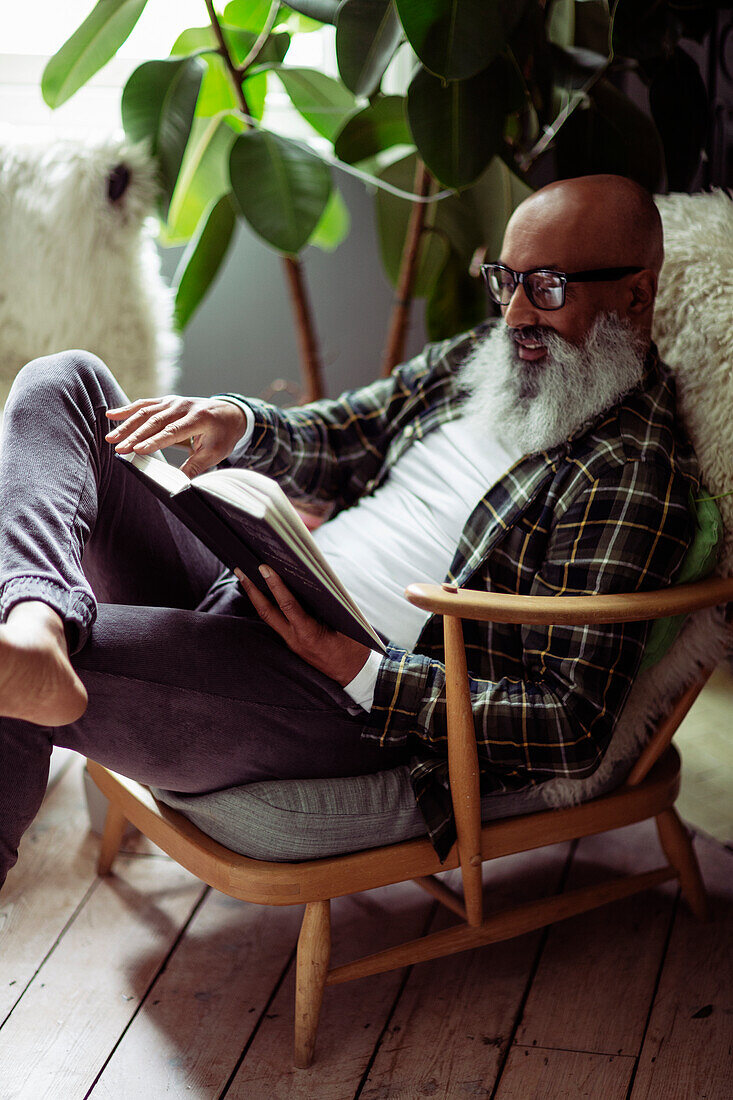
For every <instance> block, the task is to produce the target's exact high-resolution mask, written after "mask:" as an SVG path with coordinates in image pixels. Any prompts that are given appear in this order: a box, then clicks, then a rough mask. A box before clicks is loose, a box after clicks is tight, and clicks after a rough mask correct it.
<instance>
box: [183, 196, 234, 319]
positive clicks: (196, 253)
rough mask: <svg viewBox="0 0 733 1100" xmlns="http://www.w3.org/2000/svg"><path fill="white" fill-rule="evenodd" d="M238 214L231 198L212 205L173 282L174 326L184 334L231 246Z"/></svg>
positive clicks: (226, 197)
mask: <svg viewBox="0 0 733 1100" xmlns="http://www.w3.org/2000/svg"><path fill="white" fill-rule="evenodd" d="M236 220H237V218H236V213H235V211H234V205H233V203H232V197H231V195H228V194H227V195H222V196H221V198H220V199H217V201H216V202H214V203H212V204H211V206H210V207H209V209H208V211H207V212H206V215H205V216H204V217H203V218H202V219H201V226H200V229H199V232H198V233H197V234H196V236H195V237H194V238H193V240H192V241H191V243H190V245H189V246H188V248H187V249H186V251H185V252H184V253H183V256H182V257H181V261H180V263H179V265H178V268H177V270H176V274H175V276H174V279H173V285H174V287H175V289H176V303H175V313H174V316H175V323H176V328H177V329H178V330H179V331H181V330H182V329H184V328H185V327H186V325H187V324H188V322H189V321H190V320H191V317H192V316H193V314H194V312H195V311H196V309H198V307H199V305H200V304H201V302H202V301H203V299H204V297H205V295H206V292H207V291H208V289H209V287H210V286H211V284H212V282H213V281H214V278H215V276H216V273H217V271H218V270H219V268H220V267H221V264H222V261H223V259H224V257H225V255H226V253H227V250H228V248H229V245H230V243H231V239H232V234H233V232H234V226H235V224H236Z"/></svg>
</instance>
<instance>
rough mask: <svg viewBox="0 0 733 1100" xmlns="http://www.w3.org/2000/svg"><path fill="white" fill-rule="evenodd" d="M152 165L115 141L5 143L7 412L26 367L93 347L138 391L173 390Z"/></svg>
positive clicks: (1, 245)
mask: <svg viewBox="0 0 733 1100" xmlns="http://www.w3.org/2000/svg"><path fill="white" fill-rule="evenodd" d="M155 190H156V186H155V182H154V169H153V165H152V162H151V160H150V158H149V157H148V156H147V155H146V154H145V153H144V152H143V151H142V150H141V149H140V148H138V147H130V146H129V145H127V144H125V143H124V141H122V140H114V139H110V140H108V141H106V142H104V143H100V144H96V145H87V146H84V145H80V144H78V143H72V142H63V143H62V142H55V143H51V144H39V143H35V144H22V143H18V142H16V141H15V140H13V139H12V138H7V137H6V135H5V133H3V135H2V139H0V408H1V407H2V405H4V403H5V401H6V399H7V395H8V392H9V390H10V386H11V384H12V382H13V379H14V378H15V375H16V374H17V372H18V370H19V369H20V368H21V367H22V366H23V364H24V363H27V362H28V361H29V360H31V359H35V358H37V357H38V356H41V355H46V354H49V353H50V352H54V351H61V350H63V349H66V348H85V349H87V350H88V351H92V352H95V353H96V354H97V355H98V356H99V357H100V358H101V359H103V360H104V362H105V363H106V364H107V365H108V366H109V367H110V369H111V370H112V372H113V373H114V374H115V375H116V377H117V378H118V380H119V381H120V383H121V385H122V387H123V389H125V391H126V392H127V393H128V395H129V396H130V397H131V398H136V397H143V396H145V395H155V394H157V393H162V392H166V391H168V390H169V389H170V388H171V384H172V382H173V381H174V378H175V368H174V363H175V359H176V356H177V353H178V348H179V341H178V338H177V337H176V336H175V335H174V332H173V323H172V312H173V310H172V297H171V292H170V290H169V289H168V288H167V287H166V286H165V284H164V282H163V280H162V278H161V276H160V266H159V260H158V254H157V251H156V248H155V245H154V242H153V240H152V237H151V234H150V231H149V227H148V226H147V225H146V219H147V218H148V216H149V215H150V213H151V211H152V208H153V203H154V199H155Z"/></svg>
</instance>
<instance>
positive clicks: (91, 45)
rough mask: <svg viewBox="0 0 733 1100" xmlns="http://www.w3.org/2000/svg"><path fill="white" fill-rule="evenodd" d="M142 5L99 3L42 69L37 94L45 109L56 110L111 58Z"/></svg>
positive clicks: (128, 0) (134, 0) (139, 0)
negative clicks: (43, 100) (38, 93)
mask: <svg viewBox="0 0 733 1100" xmlns="http://www.w3.org/2000/svg"><path fill="white" fill-rule="evenodd" d="M146 2H147V0H99V3H98V4H97V5H96V6H95V7H94V8H93V9H92V11H91V12H90V13H89V15H88V16H87V17H86V19H85V20H84V22H83V23H81V24H80V26H78V27H77V28H76V30H75V31H74V33H73V34H72V36H71V38H69V39H67V40H66V42H64V44H63V46H62V47H61V49H60V50H58V51H57V52H56V53H55V54H54V55H53V57H52V58H51V59H50V61H49V62H48V64H47V65H46V68H45V69H44V72H43V77H42V78H41V92H42V93H43V98H44V99H45V101H46V103H47V104H48V105H49V107H60V106H61V104H62V103H65V102H66V100H67V99H70V98H71V96H73V94H74V92H77V91H78V90H79V88H81V87H82V85H83V84H86V82H87V80H89V78H90V77H92V76H94V74H95V73H96V72H98V71H99V70H100V69H101V68H102V66H104V65H106V64H107V62H108V61H109V60H110V58H112V57H114V55H115V54H116V53H117V50H118V49H119V48H120V46H121V45H122V43H123V42H124V41H125V39H126V38H127V37H128V35H129V34H130V31H131V30H132V28H133V27H134V26H135V24H136V23H137V21H138V19H139V18H140V15H141V14H142V11H143V8H144V7H145V4H146Z"/></svg>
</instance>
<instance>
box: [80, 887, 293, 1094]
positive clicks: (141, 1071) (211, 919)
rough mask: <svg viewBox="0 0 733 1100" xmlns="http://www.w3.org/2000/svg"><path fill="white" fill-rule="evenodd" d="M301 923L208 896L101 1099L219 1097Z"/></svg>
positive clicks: (132, 1030)
mask: <svg viewBox="0 0 733 1100" xmlns="http://www.w3.org/2000/svg"><path fill="white" fill-rule="evenodd" d="M301 916H302V907H301V906H293V907H292V908H287V909H285V908H283V909H272V908H269V907H267V906H262V905H247V904H246V903H245V902H240V901H236V900H235V899H234V898H229V897H227V896H225V895H224V894H218V893H216V891H210V892H209V895H208V896H207V898H206V899H205V901H204V903H203V905H201V907H200V908H199V910H198V911H197V913H196V914H195V916H194V918H193V920H192V921H191V923H190V925H189V926H188V927H187V929H186V931H185V933H184V935H183V937H182V938H181V941H180V942H179V944H178V945H177V947H176V950H175V951H174V953H173V955H172V957H171V958H170V960H169V962H168V965H167V966H166V968H165V971H164V972H163V973H162V974H161V975H160V977H159V978H158V980H157V981H156V982H155V984H154V985H153V987H152V989H151V990H150V993H149V994H148V996H147V998H146V1000H145V1003H144V1005H143V1007H142V1009H141V1011H140V1012H139V1013H138V1014H137V1016H136V1017H135V1019H134V1020H133V1022H132V1024H131V1025H130V1027H129V1028H128V1030H127V1031H126V1033H125V1035H124V1037H123V1039H122V1041H121V1043H120V1044H119V1046H118V1048H117V1049H116V1051H115V1053H114V1055H113V1056H112V1058H111V1060H110V1062H109V1064H108V1066H107V1067H106V1069H105V1071H104V1074H103V1076H102V1078H101V1080H100V1082H99V1084H98V1085H97V1087H96V1088H95V1090H94V1100H97V1098H98V1097H99V1098H100V1100H101V1098H102V1097H104V1098H107V1100H113V1098H114V1100H129V1098H130V1097H135V1096H140V1097H146V1096H151V1097H153V1096H187V1095H190V1096H195V1097H199V1098H203V1097H206V1098H207V1100H208V1098H214V1097H218V1096H219V1095H220V1094H221V1092H222V1091H223V1089H224V1087H225V1085H226V1083H227V1081H228V1080H229V1078H230V1076H231V1075H232V1073H233V1072H234V1070H235V1068H236V1065H237V1062H238V1060H239V1057H240V1055H241V1052H242V1051H243V1050H244V1049H245V1047H246V1045H247V1043H248V1041H249V1039H250V1037H251V1035H252V1033H253V1031H254V1029H255V1028H256V1026H257V1024H258V1022H259V1020H260V1017H261V1015H262V1013H263V1012H264V1010H265V1008H266V1006H267V1002H268V1000H269V998H270V996H271V994H272V991H273V989H274V988H275V985H276V983H277V981H278V979H279V977H280V975H281V973H282V971H283V969H284V967H285V966H286V965H287V960H288V956H289V954H291V953H292V952H293V951H294V949H295V944H296V941H297V936H298V930H299V927H300V919H301ZM284 1053H285V1054H286V1055H287V1054H288V1053H289V1052H284Z"/></svg>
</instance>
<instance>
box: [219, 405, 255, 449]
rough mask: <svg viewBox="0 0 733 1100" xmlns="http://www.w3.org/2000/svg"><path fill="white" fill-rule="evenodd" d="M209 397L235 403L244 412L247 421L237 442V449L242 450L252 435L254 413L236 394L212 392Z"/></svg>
mask: <svg viewBox="0 0 733 1100" xmlns="http://www.w3.org/2000/svg"><path fill="white" fill-rule="evenodd" d="M211 397H212V400H214V401H227V402H228V403H229V404H230V405H236V407H237V408H238V409H241V410H242V412H243V413H244V418H245V420H246V422H247V423H246V425H245V428H244V434H243V435H242V436H240V438H239V440H238V442H237V449H238V450H244V448H245V447H247V446H248V445H249V441H250V439H251V438H252V436H253V435H254V430H255V414H254V413H253V412H252V410H251V408H250V407H249V405H248V404H247V402H246V401H245V400H244V398H242V397H239V396H238V395H237V394H234V393H214V394H212V395H211Z"/></svg>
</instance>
